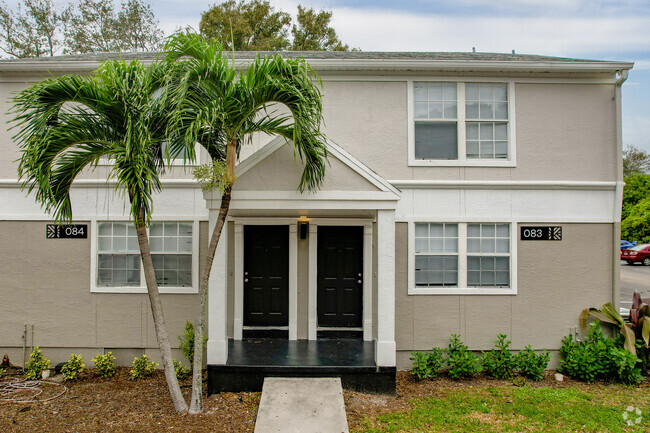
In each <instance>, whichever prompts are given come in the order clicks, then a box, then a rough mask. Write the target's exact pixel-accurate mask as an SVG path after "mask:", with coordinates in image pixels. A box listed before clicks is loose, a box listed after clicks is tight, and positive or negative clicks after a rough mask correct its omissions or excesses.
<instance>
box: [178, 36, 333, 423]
mask: <svg viewBox="0 0 650 433" xmlns="http://www.w3.org/2000/svg"><path fill="white" fill-rule="evenodd" d="M166 51H167V60H168V61H170V62H175V63H177V64H179V67H178V71H179V72H180V73H179V74H178V75H177V79H176V81H175V82H174V83H173V85H172V90H170V92H171V93H173V95H174V96H173V98H174V99H175V101H176V109H175V113H174V119H173V121H172V123H171V125H172V130H171V132H170V134H169V135H170V148H171V149H172V151H173V152H176V153H180V152H184V153H185V154H186V155H195V150H194V146H195V143H199V144H200V145H201V146H203V147H204V148H205V149H206V150H207V151H208V153H209V154H210V157H211V158H212V160H213V162H215V163H216V164H217V165H218V164H219V163H221V166H222V168H223V170H222V171H221V172H220V171H219V170H216V171H214V172H213V174H212V177H213V179H208V183H209V184H211V185H214V183H215V182H214V181H215V180H216V183H219V184H220V190H221V191H222V198H221V207H220V210H219V216H218V219H217V223H216V224H215V227H214V230H213V232H212V235H211V239H210V244H209V247H208V251H207V256H206V264H205V266H204V271H203V274H202V275H201V279H200V285H199V304H200V305H199V308H198V310H197V315H198V317H197V321H196V324H197V325H196V326H195V338H194V344H195V346H194V348H195V351H194V365H193V381H192V398H191V402H190V413H199V412H201V411H202V410H203V400H202V383H203V382H202V367H203V344H202V342H203V335H204V327H205V322H206V299H207V292H208V280H209V278H210V270H211V268H212V262H213V259H214V254H215V251H216V248H217V244H218V242H219V237H220V236H221V230H222V228H223V226H224V223H225V220H226V216H227V215H228V209H229V206H230V199H231V191H232V186H233V183H234V182H235V161H236V158H237V155H238V153H239V149H240V147H241V145H242V144H244V143H246V142H247V141H249V140H250V139H251V135H252V134H253V133H256V132H261V133H265V134H269V135H280V136H282V137H285V138H286V139H287V140H290V141H291V142H292V143H293V146H294V153H297V154H298V156H299V157H300V159H301V161H302V162H303V163H304V171H303V174H302V178H301V181H300V184H299V185H297V187H298V188H299V189H300V190H301V191H303V190H304V189H305V188H307V189H309V190H314V189H317V188H318V187H319V186H320V184H321V182H322V180H323V177H324V175H325V159H326V158H327V150H326V147H325V137H324V135H322V134H321V132H320V125H321V121H322V109H323V106H322V102H321V94H320V91H319V89H318V84H320V81H319V80H318V78H317V76H316V74H315V72H314V71H313V69H311V67H310V66H309V65H308V64H307V63H306V62H305V61H304V60H302V59H300V60H288V59H283V58H282V57H281V56H280V55H275V56H273V57H265V58H262V57H259V56H258V57H257V59H255V60H254V61H253V62H252V63H251V64H250V66H248V67H247V68H245V69H244V70H242V71H240V72H239V73H238V71H237V70H236V68H235V65H234V53H233V64H232V65H229V59H228V56H226V55H224V53H223V52H222V50H221V47H220V46H219V45H218V44H217V43H215V42H211V43H208V42H206V41H205V39H203V37H201V36H199V35H196V34H176V35H174V36H173V37H172V38H171V39H170V40H169V41H168V42H167V45H166ZM179 59H185V60H180V61H179ZM315 80H316V83H315V82H314V81H315ZM276 104H279V105H282V106H284V107H285V108H286V109H288V114H282V113H281V112H280V111H277V110H274V109H273V106H274V105H276ZM215 177H216V178H217V179H214V178H215Z"/></svg>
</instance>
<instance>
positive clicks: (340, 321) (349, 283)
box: [317, 226, 364, 328]
mask: <svg viewBox="0 0 650 433" xmlns="http://www.w3.org/2000/svg"><path fill="white" fill-rule="evenodd" d="M362 269H363V227H327V226H320V227H318V272H317V311H318V326H319V327H336V328H358V327H361V325H362V305H363V304H362V299H363V277H364V276H363V271H362Z"/></svg>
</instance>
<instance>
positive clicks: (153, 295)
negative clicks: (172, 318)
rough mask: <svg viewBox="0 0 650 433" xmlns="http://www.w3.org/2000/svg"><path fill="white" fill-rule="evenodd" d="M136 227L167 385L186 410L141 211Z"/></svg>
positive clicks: (178, 408) (177, 404)
mask: <svg viewBox="0 0 650 433" xmlns="http://www.w3.org/2000/svg"><path fill="white" fill-rule="evenodd" d="M135 229H136V232H137V233H138V244H139V245H140V256H141V257H142V265H143V267H144V278H145V281H146V283H147V293H148V294H149V303H150V304H151V315H152V316H153V324H154V328H155V329H156V339H157V340H158V347H159V348H160V356H161V357H162V364H163V368H164V370H165V378H166V379H167V386H168V387H169V394H170V395H171V398H172V402H173V403H174V408H175V409H176V411H177V412H186V411H187V403H186V402H185V399H184V398H183V393H182V392H181V387H180V385H179V384H178V379H177V377H176V371H175V370H174V363H173V360H172V349H171V346H170V344H169V334H168V333H167V326H166V325H165V317H164V316H163V308H162V302H161V301H160V292H159V291H158V283H157V282H156V274H155V273H154V269H153V261H152V260H151V249H150V248H149V237H148V236H147V229H146V227H145V225H144V218H143V216H142V214H141V213H140V214H139V215H138V216H137V221H136V227H135Z"/></svg>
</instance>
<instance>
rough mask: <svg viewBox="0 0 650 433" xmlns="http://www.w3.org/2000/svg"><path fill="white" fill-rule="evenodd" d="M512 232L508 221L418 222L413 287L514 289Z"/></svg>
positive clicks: (414, 251) (415, 235) (415, 236)
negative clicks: (512, 282) (512, 278)
mask: <svg viewBox="0 0 650 433" xmlns="http://www.w3.org/2000/svg"><path fill="white" fill-rule="evenodd" d="M510 232H511V225H510V224H508V223H428V222H427V223H425V222H421V223H420V222H418V223H415V224H414V233H413V237H412V242H413V250H412V251H413V254H414V257H413V258H412V260H413V265H414V274H412V275H413V277H414V280H415V281H414V284H413V283H412V287H413V286H414V287H415V289H416V291H417V290H419V289H428V288H430V289H435V288H443V289H447V288H448V289H450V290H453V289H479V290H482V289H490V288H491V289H509V288H511V255H512V253H511V234H510ZM420 291H422V290H420Z"/></svg>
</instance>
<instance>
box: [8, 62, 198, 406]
mask: <svg viewBox="0 0 650 433" xmlns="http://www.w3.org/2000/svg"><path fill="white" fill-rule="evenodd" d="M171 66H172V65H170V64H169V63H154V64H152V65H151V66H149V67H144V66H143V65H142V64H140V62H139V61H132V62H131V63H124V62H118V61H108V62H106V63H104V64H103V65H102V66H101V67H100V68H99V69H98V70H97V71H96V72H95V74H93V75H92V76H90V77H84V76H78V75H65V76H62V77H57V78H50V79H46V80H44V81H41V82H39V83H36V84H34V85H32V86H31V87H29V88H27V89H26V90H23V91H22V92H20V93H19V94H18V96H16V98H15V100H14V102H15V105H14V114H15V118H14V122H15V128H17V129H18V133H17V134H16V135H15V137H14V138H15V139H16V141H17V143H18V145H19V146H20V148H21V158H20V161H19V174H20V180H21V181H22V186H23V188H27V190H28V191H29V192H34V193H35V198H36V201H37V202H38V203H40V204H41V205H42V206H43V207H44V208H45V210H46V211H47V212H48V213H51V214H53V216H54V218H55V220H56V221H70V220H71V219H72V203H71V201H70V188H71V186H72V182H73V181H74V180H75V178H76V177H77V176H78V175H79V174H80V173H81V172H82V171H83V170H84V169H85V168H87V167H93V166H96V164H97V162H98V161H99V159H100V158H102V157H108V158H110V159H111V160H112V161H113V169H112V170H111V172H110V175H109V177H110V178H112V179H114V180H115V182H116V188H117V190H118V191H122V192H123V193H124V195H125V196H126V197H128V199H129V202H130V204H131V206H130V215H131V218H132V220H133V222H134V225H135V228H136V232H137V237H138V244H139V247H140V256H141V258H142V263H143V267H144V274H145V281H146V285H147V293H148V294H149V302H150V305H151V312H152V316H153V322H154V328H155V331H156V338H157V340H158V346H159V348H160V354H161V357H162V364H163V368H164V370H165V376H166V379H167V384H168V386H169V392H170V395H171V397H172V401H173V403H174V407H175V408H176V410H177V411H186V410H187V404H186V403H185V400H184V399H183V394H182V393H181V390H180V387H179V385H178V380H177V378H176V372H175V370H174V366H173V361H172V353H171V346H170V343H169V335H168V333H167V327H166V326H165V320H164V315H163V309H162V303H161V301H160V294H159V292H158V284H157V282H156V277H155V273H154V267H153V262H152V258H151V251H150V248H149V238H148V235H147V226H148V225H149V222H150V218H151V213H152V211H153V194H154V193H156V192H157V191H160V189H161V184H160V179H159V174H160V172H161V171H162V170H163V169H164V162H165V158H164V157H163V155H162V150H161V149H162V144H163V142H164V141H165V139H166V138H165V137H166V135H165V133H166V125H168V123H169V119H170V114H171V110H170V107H169V106H167V105H166V101H168V99H167V98H166V97H165V93H164V91H163V92H162V93H161V94H160V91H161V90H164V89H165V85H166V83H167V77H168V76H169V68H170V67H171Z"/></svg>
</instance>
